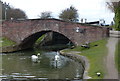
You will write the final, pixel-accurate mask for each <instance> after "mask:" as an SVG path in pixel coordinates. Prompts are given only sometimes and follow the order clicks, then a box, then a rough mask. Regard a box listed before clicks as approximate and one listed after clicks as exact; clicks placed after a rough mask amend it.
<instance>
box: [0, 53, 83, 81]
mask: <svg viewBox="0 0 120 81" xmlns="http://www.w3.org/2000/svg"><path fill="white" fill-rule="evenodd" d="M33 54H37V53H35V52H33V51H27V52H17V53H10V54H3V55H2V58H3V59H2V69H3V70H2V76H0V77H4V78H8V77H13V78H25V77H26V78H28V77H29V78H48V79H66V78H68V79H74V78H82V73H83V67H82V65H81V64H80V63H78V62H75V61H74V60H72V59H69V58H67V57H64V56H61V55H59V59H57V62H56V59H55V56H56V55H57V53H56V52H43V51H40V56H39V57H38V60H37V62H34V61H33V59H32V58H31V56H32V55H33Z"/></svg>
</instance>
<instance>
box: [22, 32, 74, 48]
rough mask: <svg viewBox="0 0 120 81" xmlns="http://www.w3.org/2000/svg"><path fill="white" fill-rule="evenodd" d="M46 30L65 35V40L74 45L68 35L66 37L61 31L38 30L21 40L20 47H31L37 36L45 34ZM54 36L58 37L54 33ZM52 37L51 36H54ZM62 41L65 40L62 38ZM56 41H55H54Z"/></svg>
mask: <svg viewBox="0 0 120 81" xmlns="http://www.w3.org/2000/svg"><path fill="white" fill-rule="evenodd" d="M48 32H54V33H57V34H60V36H63V37H65V39H66V40H67V41H69V42H70V43H72V44H73V45H74V43H73V42H72V41H71V40H70V39H69V38H68V37H66V36H65V35H63V34H61V33H59V32H55V31H40V32H37V33H34V34H32V35H30V36H28V37H26V38H25V39H24V40H23V41H22V42H21V44H20V47H21V48H22V49H27V48H33V46H34V44H35V42H36V40H37V39H38V38H39V37H41V36H42V35H43V34H46V33H48ZM54 37H56V38H57V37H59V36H57V35H55V36H54ZM54 37H53V38H54ZM58 40H59V38H58ZM55 41H56V40H55ZM63 41H65V40H63ZM56 42H57V41H56ZM59 42H61V43H62V41H58V42H57V43H59Z"/></svg>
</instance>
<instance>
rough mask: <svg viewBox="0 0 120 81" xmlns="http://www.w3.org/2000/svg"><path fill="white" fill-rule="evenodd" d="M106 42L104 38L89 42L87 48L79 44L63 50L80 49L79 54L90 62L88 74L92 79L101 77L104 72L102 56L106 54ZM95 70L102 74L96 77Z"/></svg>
mask: <svg viewBox="0 0 120 81" xmlns="http://www.w3.org/2000/svg"><path fill="white" fill-rule="evenodd" d="M106 44H107V39H104V40H99V41H96V42H93V43H91V44H90V48H89V49H88V48H87V49H86V48H83V47H80V46H79V47H76V48H74V49H69V50H65V51H64V52H69V51H81V52H82V53H80V55H83V56H86V57H87V58H88V60H89V62H90V68H89V71H88V75H89V76H90V77H92V79H102V78H103V77H104V75H105V73H106V71H105V64H104V57H105V56H106V55H107V47H106ZM94 45H98V46H94ZM97 72H100V73H101V74H102V75H101V76H100V77H98V76H97V75H96V73H97Z"/></svg>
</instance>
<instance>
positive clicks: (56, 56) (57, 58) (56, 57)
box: [55, 51, 60, 61]
mask: <svg viewBox="0 0 120 81" xmlns="http://www.w3.org/2000/svg"><path fill="white" fill-rule="evenodd" d="M59 59H60V56H59V52H58V51H57V54H56V55H55V61H58V60H59Z"/></svg>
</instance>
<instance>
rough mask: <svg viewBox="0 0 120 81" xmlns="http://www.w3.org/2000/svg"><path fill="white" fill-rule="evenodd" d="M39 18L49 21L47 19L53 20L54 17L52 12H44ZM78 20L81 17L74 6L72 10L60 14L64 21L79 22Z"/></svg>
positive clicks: (68, 9)
mask: <svg viewBox="0 0 120 81" xmlns="http://www.w3.org/2000/svg"><path fill="white" fill-rule="evenodd" d="M39 17H40V18H42V19H47V18H52V17H53V16H52V12H49V11H46V12H42V13H41V14H40V15H39ZM78 18H79V15H78V12H77V9H76V8H75V7H73V6H70V8H67V9H65V10H63V11H62V12H61V13H60V14H59V19H61V20H64V21H71V22H78Z"/></svg>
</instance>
